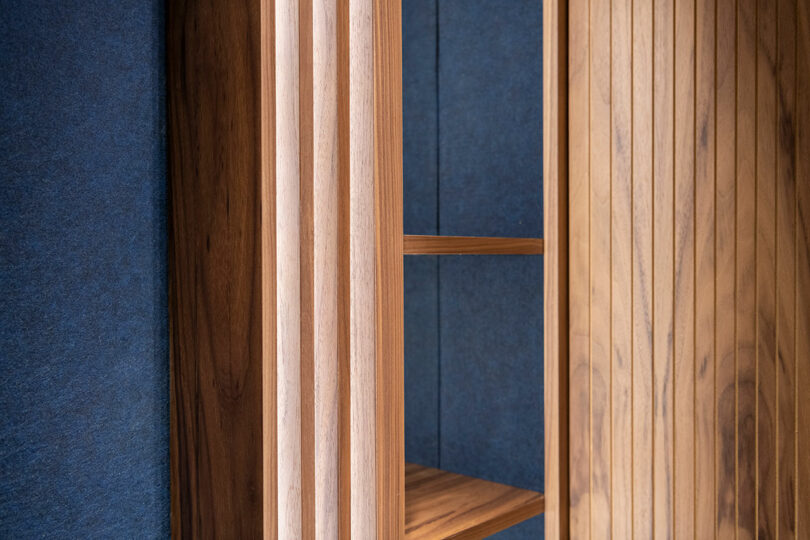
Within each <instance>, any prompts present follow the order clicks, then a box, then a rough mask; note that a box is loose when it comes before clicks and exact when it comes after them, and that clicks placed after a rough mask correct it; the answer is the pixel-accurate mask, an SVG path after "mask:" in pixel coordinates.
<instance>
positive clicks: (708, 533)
mask: <svg viewBox="0 0 810 540" xmlns="http://www.w3.org/2000/svg"><path fill="white" fill-rule="evenodd" d="M716 9H717V6H716V3H715V0H697V2H696V5H695V10H696V11H695V14H696V20H695V99H696V102H695V132H694V139H695V142H694V144H695V537H696V538H712V537H713V536H714V533H715V515H716V511H715V502H716V497H715V493H716V489H715V474H714V471H715V452H716V449H715V422H714V419H715V394H714V388H715V365H716V357H715V333H716V329H715V321H716V317H717V313H716V312H715V283H716V279H717V275H716V273H715V264H716V262H715V245H716V239H715V220H716V214H715V211H716V205H715V186H716V179H715V155H716V154H715V141H716V137H717V132H716V131H715V114H716V112H715V102H716V90H715V29H716V20H715V13H716Z"/></svg>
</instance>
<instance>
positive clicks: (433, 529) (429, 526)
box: [405, 463, 545, 539]
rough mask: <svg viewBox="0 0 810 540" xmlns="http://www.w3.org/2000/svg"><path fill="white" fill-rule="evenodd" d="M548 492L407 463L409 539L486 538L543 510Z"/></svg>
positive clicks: (406, 526)
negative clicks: (519, 487) (538, 491)
mask: <svg viewBox="0 0 810 540" xmlns="http://www.w3.org/2000/svg"><path fill="white" fill-rule="evenodd" d="M544 502H545V501H544V498H543V495H542V494H540V493H537V492H534V491H529V490H526V489H518V488H514V487H511V486H506V485H503V484H497V483H495V482H488V481H486V480H479V479H477V478H471V477H469V476H462V475H460V474H453V473H450V472H446V471H440V470H438V469H432V468H430V467H423V466H422V465H415V464H412V463H406V464H405V538H412V539H416V538H430V539H440V538H483V537H485V536H488V535H490V534H495V533H496V532H498V531H502V530H503V529H506V528H507V527H511V526H512V525H515V524H517V523H520V522H521V521H524V520H526V519H529V518H531V517H534V516H537V515H539V514H541V513H543V509H544Z"/></svg>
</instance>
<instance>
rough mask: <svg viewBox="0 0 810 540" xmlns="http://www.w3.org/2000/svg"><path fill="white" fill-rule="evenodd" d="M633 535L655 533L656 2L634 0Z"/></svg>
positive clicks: (639, 535)
mask: <svg viewBox="0 0 810 540" xmlns="http://www.w3.org/2000/svg"><path fill="white" fill-rule="evenodd" d="M632 43H633V51H632V72H633V81H632V84H633V89H632V99H633V110H632V117H633V125H632V141H633V142H632V152H633V164H632V165H633V171H632V199H633V202H632V203H633V210H632V217H633V224H632V234H631V236H632V259H633V269H632V282H633V286H632V298H633V312H632V324H633V329H632V334H633V354H632V372H633V387H632V417H633V426H632V431H633V437H632V438H633V459H632V463H631V465H632V478H633V493H632V499H633V529H632V530H633V537H634V538H652V537H653V520H652V516H653V508H652V504H653V429H652V428H653V413H654V408H653V364H652V358H653V302H652V300H653V266H652V265H653V260H654V258H653V182H652V177H653V121H652V119H653V101H652V99H653V2H652V0H646V1H635V2H633V30H632Z"/></svg>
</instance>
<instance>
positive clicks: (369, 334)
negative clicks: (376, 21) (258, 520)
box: [349, 0, 378, 538]
mask: <svg viewBox="0 0 810 540" xmlns="http://www.w3.org/2000/svg"><path fill="white" fill-rule="evenodd" d="M372 5H373V0H358V1H356V2H349V47H350V50H349V112H350V115H349V116H350V124H349V138H350V141H349V177H350V178H349V212H350V218H349V223H350V229H349V246H350V247H349V251H350V254H349V257H350V259H349V265H350V277H349V289H350V291H351V298H350V314H349V318H350V321H351V322H350V324H351V335H350V347H351V352H350V388H349V395H350V400H351V403H350V406H351V418H350V435H349V437H350V440H351V466H350V469H351V503H350V506H351V537H352V538H373V537H375V536H376V535H377V478H378V476H377V459H376V443H375V441H376V438H377V435H376V428H377V422H376V400H377V392H376V385H377V374H376V329H375V327H376V321H375V312H376V296H375V294H376V291H375V250H374V245H375V233H376V231H375V216H374V131H373V126H374V76H373V73H374V68H373V60H374V59H373V47H374V42H373V39H372V38H373V28H372V24H371V21H372Z"/></svg>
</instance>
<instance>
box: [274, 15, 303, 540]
mask: <svg viewBox="0 0 810 540" xmlns="http://www.w3.org/2000/svg"><path fill="white" fill-rule="evenodd" d="M275 8H276V12H275V21H276V57H275V73H276V109H275V110H276V133H275V141H276V142H275V144H276V163H275V168H276V175H275V178H276V186H275V188H276V258H275V265H276V280H277V281H276V287H277V289H276V291H277V293H276V295H277V296H276V323H277V325H278V330H277V334H276V335H277V342H276V347H277V348H276V351H277V352H276V361H277V365H276V372H277V385H278V386H277V396H278V397H277V399H278V405H277V407H278V408H277V416H276V430H277V433H278V447H277V450H276V451H277V456H278V458H277V459H278V462H277V463H278V534H279V537H280V538H285V537H289V538H300V537H302V527H301V525H302V523H301V511H302V508H301V504H302V491H301V470H302V469H301V427H302V425H301V400H302V397H301V342H302V340H301V337H302V336H301V253H300V247H301V236H300V234H301V230H300V223H301V214H300V211H301V208H300V189H301V187H300V179H301V177H300V174H301V169H300V166H301V165H300V157H301V156H300V146H299V145H300V142H299V128H300V125H299V121H300V119H299V105H300V101H299V100H300V95H299V60H298V46H299V26H298V23H299V12H298V3H297V2H294V1H292V0H276V4H275Z"/></svg>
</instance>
